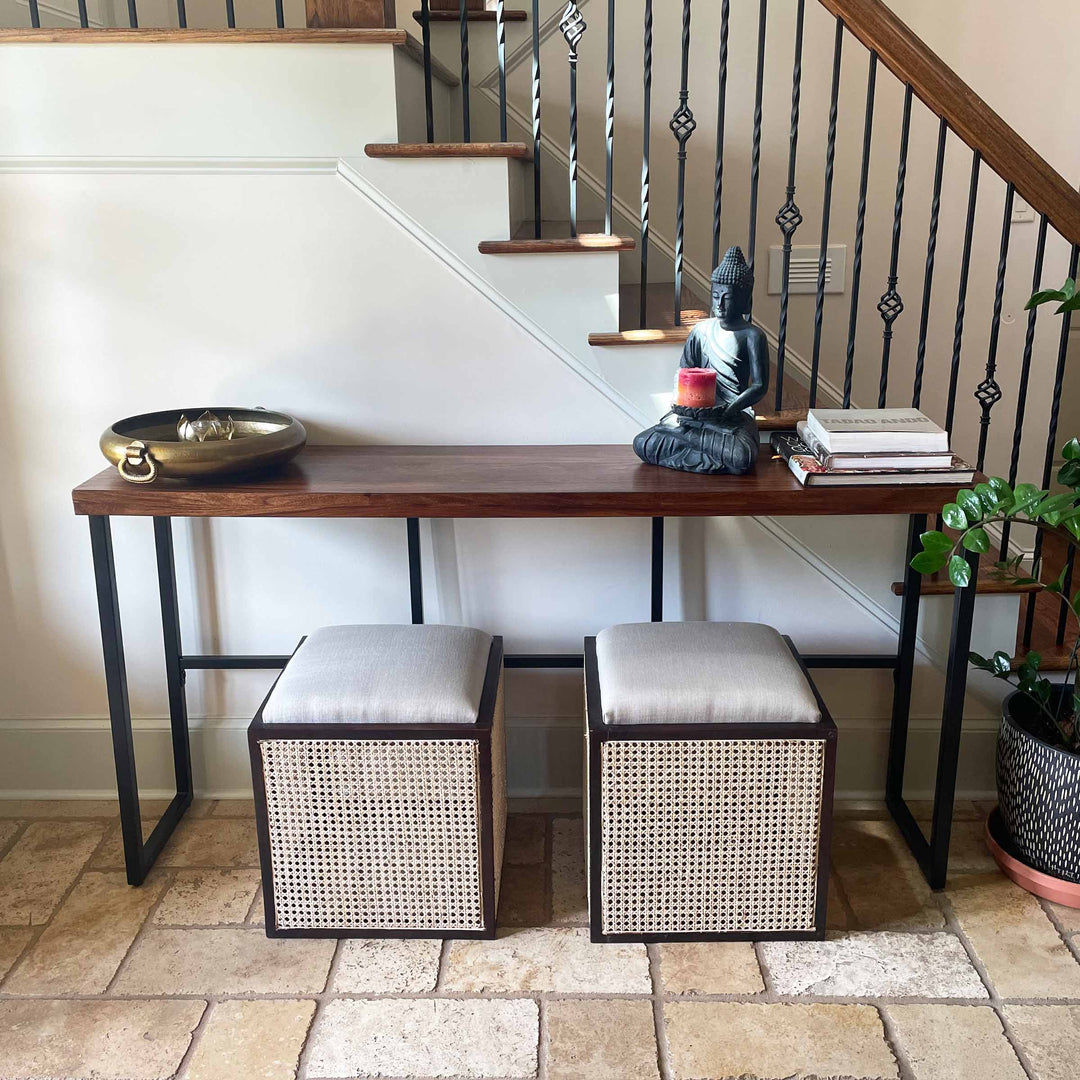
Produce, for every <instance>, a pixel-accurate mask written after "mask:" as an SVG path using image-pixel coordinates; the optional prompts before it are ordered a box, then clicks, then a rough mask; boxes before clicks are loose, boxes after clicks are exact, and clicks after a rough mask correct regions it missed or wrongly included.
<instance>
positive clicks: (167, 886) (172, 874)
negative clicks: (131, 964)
mask: <svg viewBox="0 0 1080 1080" xmlns="http://www.w3.org/2000/svg"><path fill="white" fill-rule="evenodd" d="M153 873H154V870H153V869H151V870H150V874H151V875H153ZM158 873H159V875H160V877H161V878H162V879H163V881H162V888H161V892H160V893H159V894H158V898H157V899H156V900H155V901H154V902H153V903H152V904H151V905H150V908H149V910H148V911H147V913H146V917H145V918H144V919H143V921H142V924H141V925H140V926H139V929H138V930H137V931H136V932H135V936H134V937H133V938H132V939H131V942H130V944H129V945H128V947H127V949H126V950H125V952H124V955H123V956H122V957H121V958H120V963H119V964H117V965H116V970H115V971H114V972H113V973H112V978H111V979H109V981H108V983H107V984H106V986H105V993H106V994H107V993H108V992H109V991H110V990H112V988H113V986H115V985H116V980H117V979H118V978H120V973H121V972H122V971H123V970H124V968H126V967H127V964H128V959H129V958H130V956H131V954H132V953H133V952H134V951H135V946H136V945H138V943H139V942H140V941H142V939H143V937H144V936H145V935H146V934H147V933H148V932H149V930H150V929H153V925H154V915H155V914H156V913H157V909H158V908H159V907H160V906H161V902H162V901H163V900H164V899H165V897H166V895H167V894H168V893H169V891H170V890H171V889H172V887H173V883H174V882H175V881H176V871H175V870H172V871H169V870H162V871H159V872H158Z"/></svg>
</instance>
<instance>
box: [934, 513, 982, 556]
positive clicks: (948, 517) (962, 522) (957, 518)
mask: <svg viewBox="0 0 1080 1080" xmlns="http://www.w3.org/2000/svg"><path fill="white" fill-rule="evenodd" d="M941 519H942V521H944V522H945V524H946V525H948V526H949V528H950V529H966V528H967V527H968V516H967V514H966V513H965V512H964V511H963V510H961V509H960V507H959V506H958V505H957V504H956V503H946V504H945V505H944V506H943V507H942V508H941ZM975 520H976V521H978V520H979V519H978V518H976V519H975ZM949 547H952V544H950V545H949Z"/></svg>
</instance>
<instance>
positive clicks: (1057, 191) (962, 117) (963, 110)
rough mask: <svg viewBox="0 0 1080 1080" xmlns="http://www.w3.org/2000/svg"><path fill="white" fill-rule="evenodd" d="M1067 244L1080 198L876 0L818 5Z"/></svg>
mask: <svg viewBox="0 0 1080 1080" xmlns="http://www.w3.org/2000/svg"><path fill="white" fill-rule="evenodd" d="M819 3H820V4H821V5H822V6H823V7H825V8H826V9H827V10H829V11H831V12H832V14H833V15H836V16H838V17H839V18H841V19H843V21H844V25H845V26H846V27H847V28H848V30H850V31H851V33H853V34H854V35H855V37H857V38H858V39H859V40H860V41H861V42H862V43H863V44H864V45H865V46H866V47H867V48H868V49H872V50H874V52H876V53H877V54H878V57H879V59H880V60H881V62H882V63H883V64H884V65H885V66H886V67H887V68H888V69H889V70H890V71H891V72H892V73H893V74H894V75H895V76H896V77H897V78H898V79H900V81H901V82H903V83H905V84H908V85H910V86H911V88H912V90H913V91H914V92H915V95H916V97H918V98H919V100H920V101H922V102H923V104H924V105H926V106H927V108H929V109H930V111H931V112H933V113H934V114H935V115H936V116H939V117H942V118H943V119H944V120H945V121H946V122H947V123H948V125H949V127H950V128H952V130H953V131H954V132H955V133H956V134H957V135H958V136H959V137H960V138H961V139H963V140H964V142H966V143H967V144H968V146H970V147H971V148H972V149H973V150H978V151H979V152H980V153H981V154H982V156H983V160H984V161H985V162H986V163H987V165H989V166H990V167H991V168H992V169H993V170H994V171H995V172H996V173H997V174H998V175H999V176H1000V177H1001V178H1002V179H1003V180H1005V181H1009V182H1011V183H1012V184H1014V185H1015V187H1016V191H1017V193H1018V194H1019V195H1020V196H1021V198H1023V199H1024V200H1025V202H1027V203H1028V205H1030V206H1031V208H1032V209H1033V210H1035V211H1037V212H1038V213H1040V214H1045V215H1046V216H1047V218H1048V219H1049V221H1050V224H1051V225H1053V226H1054V228H1055V229H1057V231H1058V232H1059V233H1061V235H1062V236H1063V237H1065V239H1066V240H1068V241H1070V242H1071V243H1073V244H1080V193H1078V192H1077V191H1076V189H1075V188H1074V187H1073V186H1072V185H1071V184H1070V183H1069V182H1068V181H1067V180H1066V179H1065V178H1064V177H1063V176H1062V175H1061V174H1060V173H1058V172H1057V171H1056V170H1055V169H1054V168H1053V167H1052V166H1050V165H1049V164H1048V163H1047V162H1046V161H1045V160H1044V159H1043V158H1042V157H1040V156H1039V155H1038V154H1037V153H1036V152H1035V151H1034V150H1033V149H1032V148H1031V147H1030V146H1029V145H1028V144H1027V143H1026V142H1025V141H1024V140H1023V139H1022V138H1021V137H1020V136H1019V135H1018V134H1017V133H1016V132H1015V131H1014V130H1013V129H1012V128H1011V127H1010V126H1009V125H1008V124H1007V123H1006V122H1005V121H1004V120H1002V118H1001V117H1000V116H998V114H997V113H996V112H994V110H993V109H991V108H990V106H989V105H987V104H986V102H985V101H983V99H982V98H981V97H979V95H978V94H976V93H975V91H974V90H972V89H971V87H970V86H968V85H967V83H965V82H964V80H963V79H961V78H960V77H959V76H958V75H957V74H956V73H955V72H954V71H953V70H952V69H951V68H950V67H949V66H948V64H946V63H945V62H944V61H943V60H942V59H941V58H940V57H939V56H938V55H937V54H936V53H935V52H934V51H933V50H932V49H931V48H930V47H929V46H928V45H927V44H926V43H925V42H924V41H923V40H922V39H921V38H919V37H918V36H917V35H916V34H914V33H913V32H912V31H911V30H910V29H909V28H908V26H907V25H906V24H905V23H904V22H902V21H901V20H900V19H899V18H898V17H897V16H896V15H894V14H893V12H892V11H890V10H889V8H887V7H886V6H885V4H884V3H882V2H881V0H819Z"/></svg>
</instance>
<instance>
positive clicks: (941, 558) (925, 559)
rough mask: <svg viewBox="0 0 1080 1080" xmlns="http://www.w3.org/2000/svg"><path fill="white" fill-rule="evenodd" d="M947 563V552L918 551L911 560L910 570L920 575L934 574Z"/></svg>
mask: <svg viewBox="0 0 1080 1080" xmlns="http://www.w3.org/2000/svg"><path fill="white" fill-rule="evenodd" d="M950 547H951V545H950ZM948 561H949V553H948V552H947V551H920V552H919V554H918V555H916V556H915V558H914V559H912V560H911V569H912V570H917V571H918V572H919V573H920V574H936V573H937V572H938V571H939V570H940V569H941V568H942V567H943V566H944V565H945V564H946V563H947V562H948ZM965 565H966V564H965Z"/></svg>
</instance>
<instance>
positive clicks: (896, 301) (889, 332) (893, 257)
mask: <svg viewBox="0 0 1080 1080" xmlns="http://www.w3.org/2000/svg"><path fill="white" fill-rule="evenodd" d="M912 94H913V91H912V89H911V87H910V86H908V87H907V89H906V90H905V91H904V120H903V124H902V126H901V128H900V164H899V165H898V166H897V170H896V202H895V203H894V205H893V227H892V249H891V251H890V253H889V281H888V287H887V288H886V290H885V293H884V295H883V296H882V297H881V299H880V300H879V301H878V306H877V309H878V312H879V313H880V315H881V321H882V322H883V323H884V324H885V330H884V332H883V333H882V343H881V379H880V382H879V383H878V408H879V409H884V408H885V399H886V396H887V395H888V391H889V358H890V355H891V353H892V337H893V323H895V322H896V320H897V319H899V318H900V316H901V314H902V313H903V311H904V301H903V300H902V299H901V298H900V294H899V293H898V292H897V291H896V283H897V281H898V280H899V273H900V231H901V225H902V224H903V219H904V188H905V186H906V185H907V156H908V146H909V145H910V142H911V101H912Z"/></svg>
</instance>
